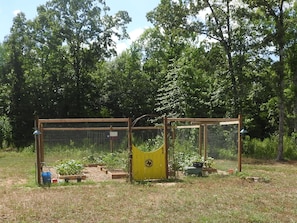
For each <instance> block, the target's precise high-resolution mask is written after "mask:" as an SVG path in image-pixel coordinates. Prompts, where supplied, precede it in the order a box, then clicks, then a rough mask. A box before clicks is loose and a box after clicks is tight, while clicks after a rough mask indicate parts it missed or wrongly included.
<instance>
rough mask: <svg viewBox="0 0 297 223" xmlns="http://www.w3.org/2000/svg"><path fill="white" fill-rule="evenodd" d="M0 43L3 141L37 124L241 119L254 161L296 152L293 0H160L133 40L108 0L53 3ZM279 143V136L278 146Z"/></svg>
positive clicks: (27, 137) (20, 21) (26, 135)
mask: <svg viewBox="0 0 297 223" xmlns="http://www.w3.org/2000/svg"><path fill="white" fill-rule="evenodd" d="M37 12H38V13H37V16H36V17H35V18H34V19H32V20H28V19H26V15H25V14H24V13H19V14H18V15H17V16H16V17H15V18H14V21H13V25H12V27H11V30H10V34H9V35H8V36H7V37H6V38H5V40H4V41H3V42H2V43H0V126H1V129H0V142H1V146H2V147H3V148H7V147H15V148H17V149H19V150H21V148H23V147H25V146H27V145H30V144H32V142H33V140H34V138H33V137H32V132H33V128H34V119H35V118H36V117H41V118H67V117H71V118H75V117H86V118H87V117H131V118H132V119H134V118H137V117H139V116H141V115H143V114H155V115H158V116H165V115H166V116H169V117H237V116H238V115H239V114H242V116H243V117H244V127H245V129H247V130H248V137H247V140H249V146H247V147H245V148H246V151H245V153H247V154H248V155H250V156H254V157H257V154H256V152H255V151H256V150H257V149H255V146H257V147H260V148H261V149H262V150H265V151H270V152H269V154H268V155H267V153H261V154H262V155H263V154H266V155H265V156H264V157H261V155H260V156H259V154H258V156H259V157H261V158H271V157H273V156H274V157H275V158H276V159H277V160H283V159H284V158H286V159H297V148H296V143H295V140H296V136H297V134H296V131H297V97H296V96H297V69H296V66H297V65H296V64H297V53H296V52H297V51H296V50H297V40H296V33H297V25H296V24H297V3H296V2H295V1H293V0H288V1H285V0H280V1H279V0H261V1H259V0H242V1H239V0H236V1H235V0H233V1H232V0H175V1H170V0H161V1H160V4H159V5H158V6H157V7H156V8H155V9H154V10H152V11H150V12H148V13H147V19H148V21H149V22H151V23H152V24H153V27H151V28H148V29H147V30H146V31H145V32H144V33H143V34H142V35H141V37H140V38H139V39H138V40H136V41H134V42H133V43H132V45H131V46H130V47H129V48H128V49H127V50H125V51H124V52H122V53H121V54H119V55H117V54H116V40H117V39H125V38H128V34H127V31H126V26H127V24H128V23H129V22H130V21H131V18H130V16H129V15H128V13H127V12H126V11H119V12H117V13H116V14H113V15H111V14H110V13H109V12H110V8H109V7H108V5H106V3H105V1H104V0H98V1H96V0H85V1H80V0H67V1H63V0H50V1H48V2H47V3H46V4H45V5H41V6H39V7H38V8H37ZM271 142H273V143H271Z"/></svg>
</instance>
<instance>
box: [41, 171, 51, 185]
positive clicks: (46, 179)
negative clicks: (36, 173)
mask: <svg viewBox="0 0 297 223" xmlns="http://www.w3.org/2000/svg"><path fill="white" fill-rule="evenodd" d="M51 175H52V174H51V172H42V174H41V176H42V182H43V184H50V183H51V180H52V179H51Z"/></svg>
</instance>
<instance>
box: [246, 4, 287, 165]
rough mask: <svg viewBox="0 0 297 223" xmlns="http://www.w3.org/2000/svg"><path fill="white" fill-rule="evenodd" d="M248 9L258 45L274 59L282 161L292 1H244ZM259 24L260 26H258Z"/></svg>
mask: <svg viewBox="0 0 297 223" xmlns="http://www.w3.org/2000/svg"><path fill="white" fill-rule="evenodd" d="M244 2H246V3H248V5H249V7H250V8H252V9H254V12H255V13H252V14H253V15H254V16H255V17H254V20H253V23H254V25H255V26H254V28H255V30H257V31H258V33H259V34H260V35H261V36H262V37H263V38H258V39H257V40H259V41H261V43H260V44H259V45H260V46H261V47H262V48H264V49H266V50H269V49H271V48H272V49H273V52H272V53H270V55H268V56H272V57H275V63H274V66H273V68H274V71H275V73H276V75H277V77H276V80H275V81H276V83H277V85H276V89H277V98H278V112H279V114H278V122H279V123H278V134H279V138H278V154H277V160H279V161H280V160H283V150H284V143H283V138H284V134H285V129H284V126H285V95H284V90H285V78H286V76H287V74H286V72H285V50H286V47H285V46H286V38H285V36H286V31H287V27H288V25H287V21H288V20H287V19H288V14H286V11H287V10H288V8H290V7H288V6H290V3H291V2H292V1H290V0H289V1H285V0H280V1H278V0H263V1H254V0H245V1H244ZM259 24H261V26H259Z"/></svg>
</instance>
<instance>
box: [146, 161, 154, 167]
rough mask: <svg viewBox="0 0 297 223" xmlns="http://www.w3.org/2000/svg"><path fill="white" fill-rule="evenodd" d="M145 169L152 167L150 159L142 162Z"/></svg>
mask: <svg viewBox="0 0 297 223" xmlns="http://www.w3.org/2000/svg"><path fill="white" fill-rule="evenodd" d="M144 163H145V166H146V167H152V166H153V161H152V160H151V159H147V160H145V161H144Z"/></svg>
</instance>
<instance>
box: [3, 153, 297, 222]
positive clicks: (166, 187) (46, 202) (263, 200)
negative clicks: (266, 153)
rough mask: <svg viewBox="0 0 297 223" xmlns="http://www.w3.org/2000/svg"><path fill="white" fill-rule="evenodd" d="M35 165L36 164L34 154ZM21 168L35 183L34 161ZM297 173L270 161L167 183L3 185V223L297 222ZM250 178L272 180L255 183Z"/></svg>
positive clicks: (24, 164)
mask: <svg viewBox="0 0 297 223" xmlns="http://www.w3.org/2000/svg"><path fill="white" fill-rule="evenodd" d="M19 156H20V157H19V159H20V160H22V155H21V154H19ZM3 159H6V160H10V159H11V160H13V159H14V160H16V159H18V158H17V157H13V156H12V157H10V155H6V156H5V157H2V158H0V169H1V171H4V173H5V174H10V173H11V174H12V173H13V172H14V171H16V169H14V168H19V167H20V166H17V167H16V166H13V165H10V166H9V167H7V168H9V169H10V170H6V167H5V166H3V165H2V161H3ZM28 159H29V158H28ZM31 161H32V162H33V165H34V157H33V156H32V157H31ZM22 166H23V170H22V171H20V172H21V173H22V174H23V175H17V176H14V178H15V177H17V178H19V179H27V182H31V181H32V179H33V178H34V177H33V178H32V174H33V175H34V173H33V172H32V163H31V162H27V161H26V162H22ZM13 169H14V170H13ZM296 171H297V166H296V165H295V164H287V163H286V164H278V163H271V164H264V165H262V164H257V165H254V164H249V165H244V166H243V173H242V174H240V175H231V176H219V175H211V176H209V177H199V178H197V177H186V178H184V179H183V181H182V182H168V183H162V184H160V183H152V182H148V183H144V184H139V183H134V184H129V183H127V182H124V181H114V180H113V181H106V182H100V183H94V184H88V183H80V184H75V185H70V186H55V187H51V188H40V187H36V186H32V184H29V185H31V187H28V183H26V184H18V185H16V186H13V187H11V186H7V185H3V181H1V183H2V184H1V186H0V197H1V204H0V222H30V223H31V222H88V223H89V222H90V223H91V222H297V217H296V216H297V211H296V206H297V199H296V194H297V188H296V186H295V185H296V174H295V173H296ZM21 173H19V174H21ZM246 176H257V177H263V178H264V177H265V178H266V179H268V181H267V182H250V181H248V180H245V177H246ZM5 179H6V180H5V182H6V181H7V179H10V176H9V175H6V176H5Z"/></svg>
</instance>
